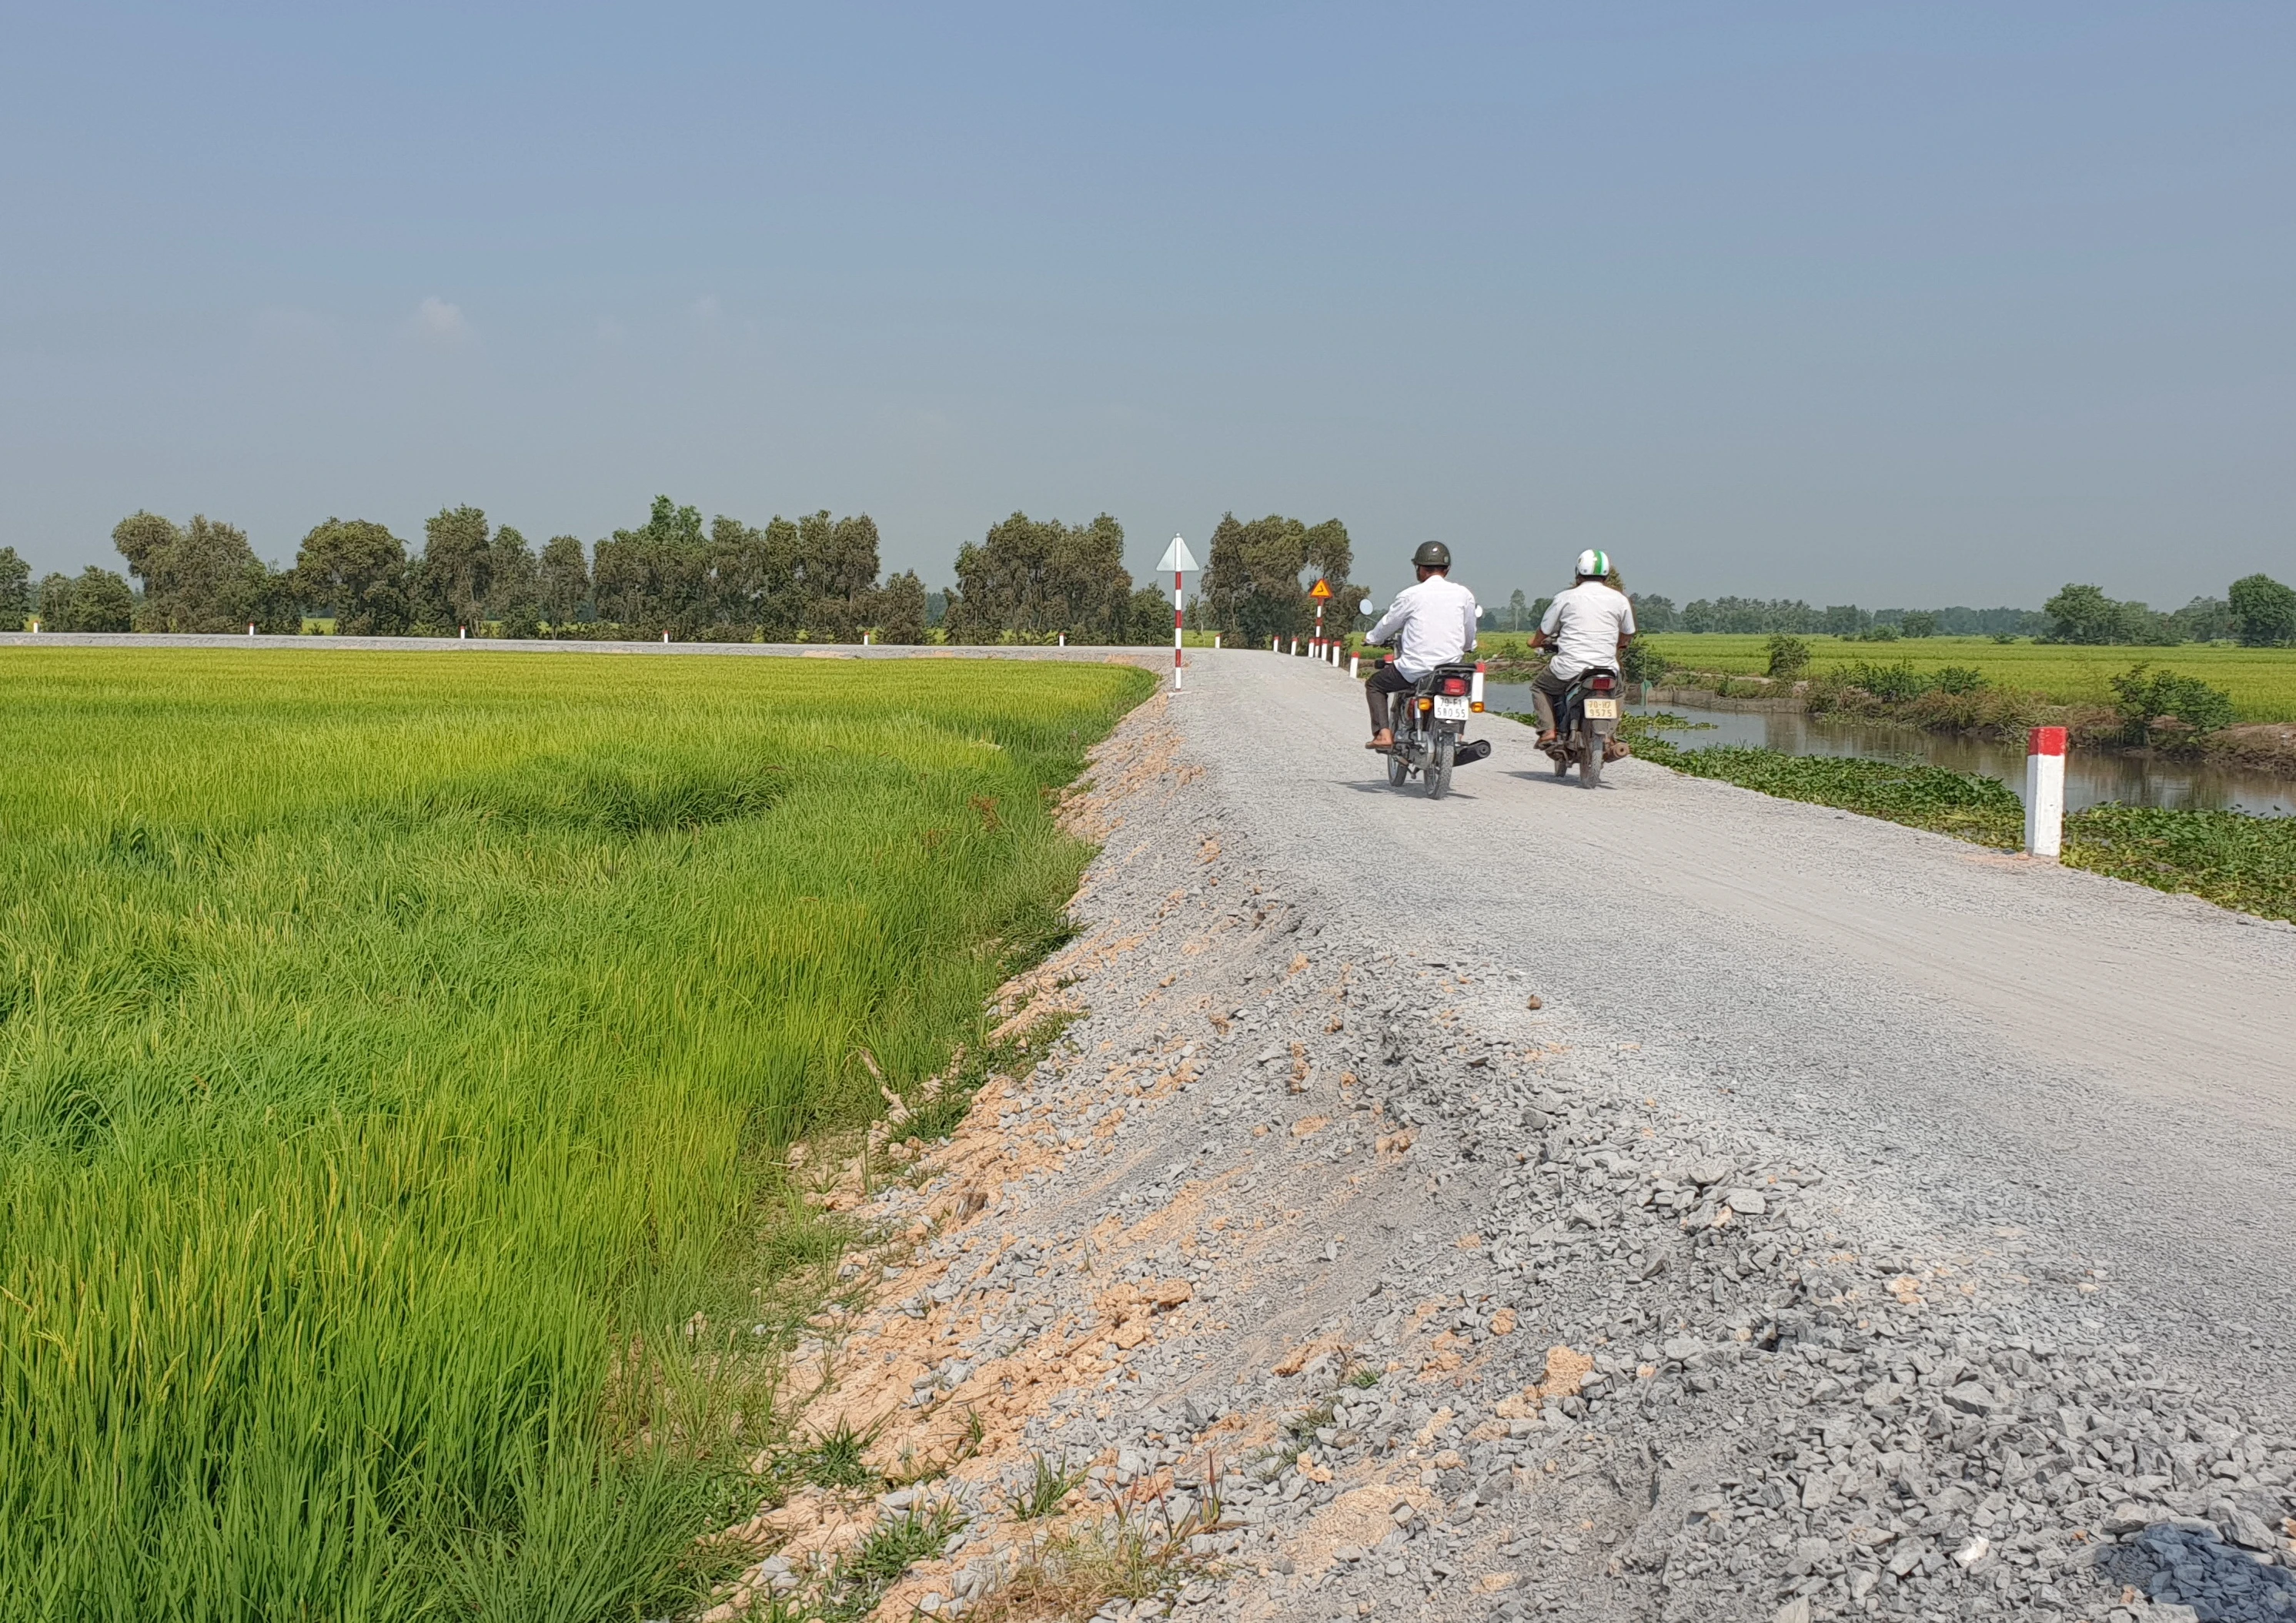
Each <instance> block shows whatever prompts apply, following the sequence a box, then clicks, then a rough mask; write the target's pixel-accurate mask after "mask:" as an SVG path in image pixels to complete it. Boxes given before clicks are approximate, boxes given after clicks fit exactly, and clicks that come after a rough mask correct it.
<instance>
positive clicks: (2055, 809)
mask: <svg viewBox="0 0 2296 1623" xmlns="http://www.w3.org/2000/svg"><path fill="white" fill-rule="evenodd" d="M2064 836H2065V729H2063V728H2062V727H2037V728H2035V729H2033V730H2032V731H2031V732H2030V733H2028V734H2027V735H2026V737H2025V854H2026V855H2027V856H2029V857H2046V858H2047V859H2048V860H2049V861H2052V862H2054V861H2057V860H2058V858H2059V857H2060V856H2061V855H2062V853H2063V850H2064Z"/></svg>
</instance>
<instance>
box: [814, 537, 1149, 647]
mask: <svg viewBox="0 0 2296 1623" xmlns="http://www.w3.org/2000/svg"><path fill="white" fill-rule="evenodd" d="M1111 522H1113V521H1111ZM797 529H798V559H797V579H796V586H797V590H798V592H799V598H800V601H801V602H802V603H803V605H804V606H803V609H802V611H801V614H800V618H801V620H802V622H803V624H804V626H805V630H806V634H807V635H808V636H810V637H817V638H821V639H823V640H824V641H827V642H857V641H859V640H860V637H861V628H862V627H863V626H865V625H866V624H867V623H868V622H869V620H870V617H871V614H872V610H873V594H874V592H875V590H876V587H877V550H878V548H877V523H876V521H875V520H874V519H873V518H871V517H870V516H869V515H867V514H865V513H862V514H857V515H853V516H852V517H849V518H839V519H832V518H831V517H830V516H829V509H828V508H826V507H824V508H823V509H822V510H821V511H820V512H818V513H808V514H807V515H805V516H804V517H803V518H800V519H799V520H798V522H797ZM1122 533H1123V532H1122V531H1118V536H1119V545H1120V544H1121V537H1122Z"/></svg>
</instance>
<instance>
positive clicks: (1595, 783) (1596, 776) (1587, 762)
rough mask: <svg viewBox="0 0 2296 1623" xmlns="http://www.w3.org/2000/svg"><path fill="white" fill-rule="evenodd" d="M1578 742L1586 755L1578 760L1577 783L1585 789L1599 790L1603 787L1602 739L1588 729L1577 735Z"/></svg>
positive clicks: (1593, 730)
mask: <svg viewBox="0 0 2296 1623" xmlns="http://www.w3.org/2000/svg"><path fill="white" fill-rule="evenodd" d="M1579 742H1580V745H1581V746H1582V747H1583V748H1584V749H1585V751H1586V753H1585V754H1582V755H1581V756H1579V782H1580V783H1581V784H1583V785H1584V786H1585V787H1587V788H1590V789H1597V788H1600V787H1602V786H1603V739H1602V737H1601V735H1600V734H1598V733H1596V732H1595V729H1592V728H1588V729H1587V730H1586V731H1585V732H1584V733H1582V734H1580V735H1579Z"/></svg>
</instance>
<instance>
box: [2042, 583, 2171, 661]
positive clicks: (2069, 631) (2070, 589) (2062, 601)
mask: <svg viewBox="0 0 2296 1623" xmlns="http://www.w3.org/2000/svg"><path fill="white" fill-rule="evenodd" d="M2041 612H2042V613H2043V614H2046V615H2047V616H2048V617H2049V626H2048V630H2047V631H2046V633H2045V634H2044V636H2043V640H2044V641H2046V642H2062V643H2076V644H2086V645H2090V646H2095V645H2100V644H2106V643H2151V644H2167V643H2173V642H2176V641H2177V640H2178V638H2177V632H2176V630H2175V628H2174V627H2173V626H2172V625H2170V623H2169V617H2168V616H2167V615H2165V614H2155V613H2153V611H2152V610H2151V609H2149V608H2147V607H2145V606H2144V605H2143V604H2141V603H2122V602H2118V601H2116V600H2114V599H2113V598H2111V597H2106V596H2105V595H2104V593H2103V591H2102V590H2100V589H2098V588H2096V587H2094V586H2087V585H2080V584H2078V583H2076V584H2069V585H2067V586H2066V587H2065V589H2063V590H2062V591H2061V592H2059V593H2058V594H2057V595H2056V596H2055V597H2052V598H2050V599H2049V600H2048V601H2047V602H2046V603H2045V604H2043V605H2042V606H2041Z"/></svg>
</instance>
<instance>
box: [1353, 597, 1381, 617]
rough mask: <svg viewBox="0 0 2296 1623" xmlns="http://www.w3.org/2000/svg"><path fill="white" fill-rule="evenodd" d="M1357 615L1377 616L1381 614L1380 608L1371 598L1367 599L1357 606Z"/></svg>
mask: <svg viewBox="0 0 2296 1623" xmlns="http://www.w3.org/2000/svg"><path fill="white" fill-rule="evenodd" d="M1356 613H1357V614H1378V613H1379V606H1378V605H1377V604H1375V603H1374V602H1373V601H1372V600H1371V599H1370V598H1368V597H1365V599H1364V600H1363V601H1362V602H1361V603H1359V604H1357V606H1356Z"/></svg>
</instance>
